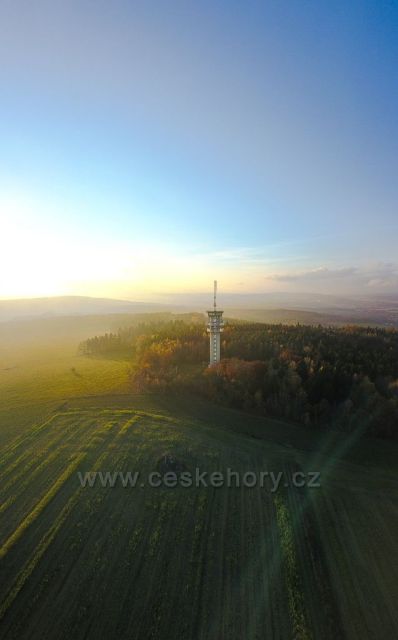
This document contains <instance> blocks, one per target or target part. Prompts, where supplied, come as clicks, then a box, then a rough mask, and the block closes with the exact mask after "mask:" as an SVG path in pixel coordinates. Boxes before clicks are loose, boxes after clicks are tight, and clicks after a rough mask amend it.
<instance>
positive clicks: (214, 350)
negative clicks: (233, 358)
mask: <svg viewBox="0 0 398 640" xmlns="http://www.w3.org/2000/svg"><path fill="white" fill-rule="evenodd" d="M216 297H217V280H214V303H213V309H212V310H211V311H208V312H207V315H208V318H209V319H208V322H207V331H208V333H209V334H210V363H209V367H211V366H212V365H213V364H217V362H220V344H221V331H224V320H223V319H222V314H223V313H224V311H218V310H217V302H216Z"/></svg>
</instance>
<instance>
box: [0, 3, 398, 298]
mask: <svg viewBox="0 0 398 640" xmlns="http://www.w3.org/2000/svg"><path fill="white" fill-rule="evenodd" d="M397 112H398V0H372V1H368V0H350V2H347V1H346V0H344V1H338V0H286V2H280V0H262V1H261V2H257V1H254V0H253V1H251V0H248V1H247V2H242V1H240V2H236V1H235V0H218V1H216V2H215V1H214V0H212V1H211V2H210V1H208V0H201V2H197V0H196V1H191V0H181V1H177V0H167V1H166V0H157V1H156V2H153V1H152V0H145V1H142V2H141V1H140V0H137V1H134V2H132V1H131V0H112V2H111V1H109V0H107V1H105V0H79V1H77V0H69V1H68V2H65V1H64V0H62V1H59V0H51V1H44V0H35V2H31V0H2V1H1V3H0V298H18V297H34V296H47V295H92V296H109V297H115V298H123V299H135V300H138V299H140V300H144V299H153V300H156V299H160V297H161V296H164V295H166V294H168V293H170V292H175V293H184V292H204V291H207V290H210V291H211V288H212V282H213V279H214V278H217V279H218V281H219V288H220V292H221V291H222V290H224V291H226V292H239V293H254V292H256V293H262V292H272V291H292V292H293V291H294V292H298V291H301V292H320V293H331V294H342V295H343V294H344V295H355V294H361V295H363V294H365V293H366V294H369V295H370V294H373V293H374V294H380V293H386V292H388V293H397V292H398V255H397V238H398V206H397V205H398V179H397V165H398V163H397V158H398V118H397Z"/></svg>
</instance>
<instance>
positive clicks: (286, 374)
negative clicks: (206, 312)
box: [81, 317, 398, 438]
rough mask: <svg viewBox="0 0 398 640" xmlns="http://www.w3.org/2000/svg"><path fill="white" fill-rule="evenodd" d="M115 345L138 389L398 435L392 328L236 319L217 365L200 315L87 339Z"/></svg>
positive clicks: (94, 344) (397, 343)
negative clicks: (183, 393) (129, 363)
mask: <svg viewBox="0 0 398 640" xmlns="http://www.w3.org/2000/svg"><path fill="white" fill-rule="evenodd" d="M118 350H120V351H126V350H127V352H128V353H129V354H131V358H132V359H134V361H135V363H136V368H135V374H134V380H133V383H134V385H135V387H136V388H140V389H152V390H167V389H171V388H178V389H180V388H186V389H189V390H190V391H194V392H197V393H200V394H202V395H204V396H206V397H208V398H211V399H212V400H214V401H216V402H220V403H223V404H226V405H228V406H231V407H235V408H239V409H244V410H249V411H253V412H257V413H259V414H261V415H269V416H273V417H280V418H287V419H289V420H293V421H296V422H300V423H304V424H307V425H314V426H317V427H322V428H323V427H327V426H330V425H334V426H338V427H339V428H342V429H344V430H347V431H350V430H354V429H357V428H361V429H363V430H364V431H366V432H368V433H372V434H376V435H378V436H382V437H389V438H391V437H397V433H398V332H397V331H396V330H385V329H380V328H361V327H357V326H347V327H344V328H340V329H339V328H329V327H321V326H319V327H311V326H301V325H296V326H287V325H267V324H260V323H236V322H231V323H229V324H227V326H226V328H225V331H224V333H223V334H222V354H223V356H224V358H223V360H222V361H221V363H220V364H218V365H216V366H213V367H211V368H208V367H207V360H208V351H209V346H208V337H207V335H206V330H205V324H204V319H203V317H202V318H201V320H200V321H198V320H197V319H196V321H195V322H184V321H182V320H178V321H174V322H165V323H156V322H154V323H148V324H140V325H137V326H135V327H130V328H127V329H121V330H120V331H119V332H117V333H116V334H108V335H106V336H97V337H95V338H91V339H90V340H87V341H86V342H85V343H83V345H82V346H81V351H82V352H83V353H86V354H93V355H100V354H106V353H111V352H112V351H113V352H115V351H118Z"/></svg>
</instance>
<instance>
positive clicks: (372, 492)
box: [0, 320, 398, 640]
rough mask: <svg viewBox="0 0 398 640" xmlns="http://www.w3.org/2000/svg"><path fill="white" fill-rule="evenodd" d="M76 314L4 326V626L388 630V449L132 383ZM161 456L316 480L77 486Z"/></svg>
mask: <svg viewBox="0 0 398 640" xmlns="http://www.w3.org/2000/svg"><path fill="white" fill-rule="evenodd" d="M85 322H86V321H85ZM95 322H97V320H96V321H95ZM58 324H60V323H58ZM72 324H73V323H72ZM75 324H76V326H75V329H74V330H73V331H70V333H68V331H67V330H65V327H64V328H63V329H62V330H60V327H59V326H58V327H57V329H56V330H54V329H52V330H51V331H50V330H49V327H51V326H52V324H51V323H50V322H48V326H47V328H48V330H47V331H43V332H41V333H40V332H37V334H36V335H35V337H34V339H32V335H34V332H30V333H26V332H24V331H23V323H21V325H19V327H18V330H17V331H16V332H15V333H12V332H11V329H10V327H8V329H7V330H6V331H5V332H4V334H3V335H2V337H0V361H1V367H0V369H1V370H0V420H1V430H0V438H1V467H0V478H1V482H0V494H1V495H0V532H1V533H0V564H1V575H2V580H1V586H0V636H1V638H4V640H9V639H11V638H14V639H18V640H24V639H28V638H29V639H32V640H36V639H37V640H39V639H40V640H42V639H43V638H45V639H46V640H47V639H53V638H54V639H57V640H60V639H63V638H65V639H66V638H68V639H69V638H73V639H74V640H80V639H82V640H83V638H85V639H87V638H89V639H93V640H94V639H95V640H97V639H104V640H112V639H118V640H123V639H127V638H129V639H134V638H148V639H149V638H152V639H159V640H163V639H165V640H166V639H168V638H170V637H173V638H176V639H181V640H189V639H192V640H193V639H196V638H197V639H201V640H221V639H226V640H227V639H228V640H233V639H236V640H238V639H239V640H242V639H245V640H246V639H247V640H252V639H253V640H255V639H260V638H261V639H264V638H266V639H270V640H273V639H286V640H288V639H291V638H295V639H297V640H306V639H310V638H311V639H313V640H318V639H322V640H324V639H325V640H328V639H330V640H332V639H334V640H336V639H339V638H341V639H343V638H348V639H358V640H359V639H361V640H367V639H369V640H374V639H375V638H384V639H386V640H389V639H392V638H395V637H398V614H397V608H396V601H397V596H398V585H397V580H396V569H395V568H396V566H398V549H397V542H396V537H395V536H394V532H396V531H397V529H398V494H397V486H396V462H395V461H396V445H395V444H394V443H384V442H382V441H376V440H366V441H363V442H358V440H357V438H356V436H355V434H352V436H351V437H350V438H347V436H346V435H344V436H343V435H341V434H325V435H323V434H315V433H313V432H311V431H307V430H305V429H304V428H299V427H296V426H295V425H292V424H287V423H283V422H280V421H277V420H268V419H265V418H258V417H254V416H250V415H245V414H243V413H240V412H237V411H234V410H231V409H224V408H221V407H217V406H213V405H211V404H209V403H207V402H205V401H201V400H198V399H195V398H190V397H178V396H173V397H171V396H170V397H169V396H166V395H165V396H158V395H150V394H148V395H134V394H133V393H132V392H131V389H130V381H129V371H130V369H131V364H130V362H128V361H127V360H114V359H100V358H88V357H84V356H78V355H77V344H78V342H79V340H80V339H82V338H84V337H87V335H90V333H87V331H88V329H90V328H91V329H93V327H89V326H88V325H87V324H85V325H84V326H82V327H80V329H79V327H78V322H77V321H76V323H75ZM25 326H26V325H25ZM96 330H98V329H97V327H96V328H95V329H93V333H94V332H95V331H96ZM80 333H81V334H82V335H80ZM165 453H171V454H172V455H173V456H175V458H176V459H178V460H180V461H182V462H183V463H184V466H185V468H186V469H188V470H190V471H194V469H195V468H196V467H199V468H200V470H201V471H207V472H212V471H225V470H226V469H227V468H228V467H229V468H232V469H234V470H237V471H240V472H242V473H244V472H245V471H255V472H257V473H260V472H261V471H273V472H275V473H278V472H279V471H282V472H283V473H284V478H288V479H289V478H291V475H292V473H294V472H295V471H297V470H301V471H303V472H307V471H321V487H320V488H312V489H311V488H301V489H298V488H294V487H292V486H289V487H285V486H284V483H283V485H282V486H281V487H280V488H279V490H278V491H277V492H272V491H271V482H270V481H269V480H268V481H267V484H266V486H265V487H263V488H261V487H259V486H257V487H253V488H245V487H239V488H238V487H235V486H234V487H233V488H227V487H220V488H214V487H207V488H203V487H189V488H184V487H181V486H179V487H175V488H166V487H159V488H153V487H149V486H147V485H145V486H141V484H139V486H136V487H134V488H133V487H122V486H120V485H117V486H115V487H113V488H112V487H102V486H100V485H99V484H96V485H95V486H94V487H89V486H86V487H82V486H81V484H80V483H79V480H78V476H77V472H78V471H80V472H82V473H84V472H86V471H95V470H97V471H110V472H115V471H133V472H134V471H139V472H140V474H141V477H142V478H146V476H147V474H148V473H150V472H151V471H154V470H156V469H157V468H158V464H159V460H161V459H162V457H163V456H164V454H165ZM143 484H145V483H143Z"/></svg>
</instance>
